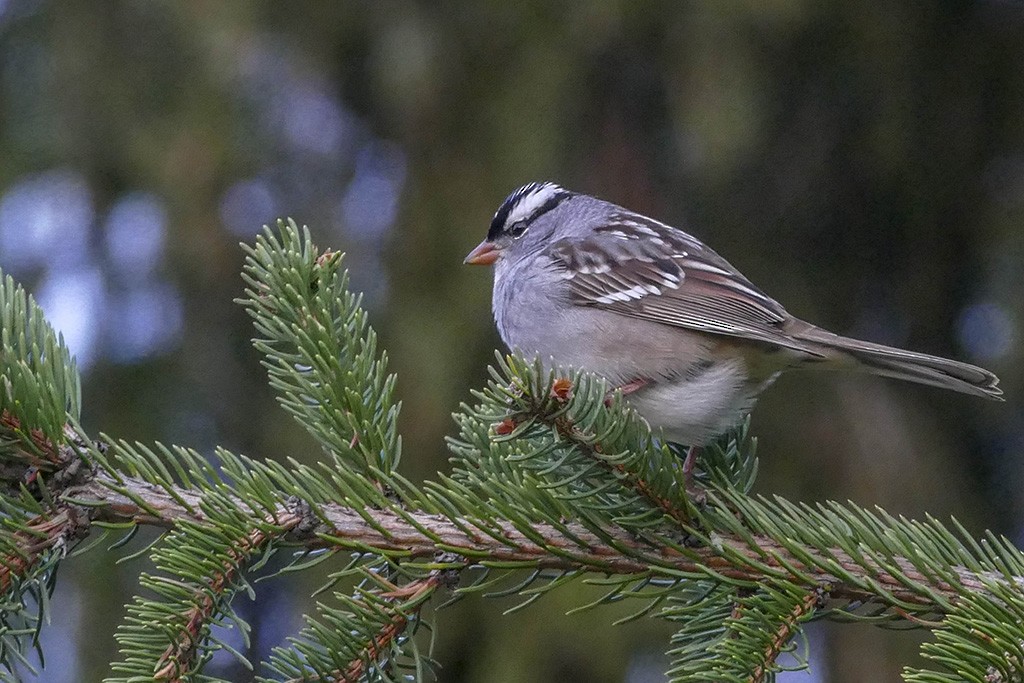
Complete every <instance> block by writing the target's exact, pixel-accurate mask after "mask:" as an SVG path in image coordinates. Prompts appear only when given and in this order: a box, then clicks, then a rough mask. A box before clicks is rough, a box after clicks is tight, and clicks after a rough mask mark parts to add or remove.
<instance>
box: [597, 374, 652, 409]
mask: <svg viewBox="0 0 1024 683" xmlns="http://www.w3.org/2000/svg"><path fill="white" fill-rule="evenodd" d="M650 383H651V380H649V379H644V378H641V379H634V380H632V381H630V382H626V383H625V384H623V385H622V386H619V387H616V389H618V390H619V391H621V392H622V395H623V396H629V395H630V394H632V393H633V392H636V391H639V390H641V389H643V388H644V387H645V386H647V385H648V384H650ZM614 391H615V389H612V391H609V392H608V395H607V396H605V397H604V404H605V405H606V406H610V405H611V404H612V393H613V392H614Z"/></svg>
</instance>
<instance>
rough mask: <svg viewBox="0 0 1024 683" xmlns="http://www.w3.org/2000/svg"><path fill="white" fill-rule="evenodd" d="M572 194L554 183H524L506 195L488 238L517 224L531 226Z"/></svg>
mask: <svg viewBox="0 0 1024 683" xmlns="http://www.w3.org/2000/svg"><path fill="white" fill-rule="evenodd" d="M572 194H573V193H572V192H569V191H568V190H566V189H564V188H562V187H559V186H558V185H555V184H554V183H546V182H545V183H528V184H526V185H523V186H522V187H520V188H519V189H518V190H516V191H515V192H513V193H512V194H510V195H509V196H508V197H506V198H505V201H504V202H502V203H501V206H500V207H498V210H497V212H495V214H494V218H493V219H492V220H491V227H490V229H489V230H488V231H487V239H488V240H491V241H493V240H495V239H497V238H498V237H500V236H501V235H502V234H504V233H506V232H508V230H509V229H510V228H511V227H512V226H515V225H522V226H529V224H530V223H532V222H533V221H535V220H537V219H538V218H539V217H541V216H542V215H544V214H545V213H547V212H548V211H551V210H552V209H554V208H555V207H556V206H558V205H559V204H561V203H562V202H563V201H564V200H566V199H568V198H569V197H571V196H572Z"/></svg>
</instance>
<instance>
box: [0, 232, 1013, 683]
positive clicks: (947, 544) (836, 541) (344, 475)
mask: <svg viewBox="0 0 1024 683" xmlns="http://www.w3.org/2000/svg"><path fill="white" fill-rule="evenodd" d="M247 255H248V258H247V262H246V270H245V273H244V277H245V280H246V283H247V289H246V298H244V299H242V300H240V302H241V303H242V304H243V305H244V306H245V307H246V309H247V310H248V312H249V313H250V315H251V316H252V317H253V319H254V324H255V327H256V330H257V334H258V335H259V339H257V340H256V341H255V342H254V343H255V345H256V347H257V348H258V349H259V350H260V351H261V352H262V353H263V354H264V356H265V359H264V365H265V366H266V367H267V369H268V373H269V376H270V382H271V385H272V386H273V387H274V388H275V389H276V390H277V391H278V393H279V400H280V402H281V404H282V406H283V407H284V409H285V410H287V411H288V412H289V413H291V414H292V415H293V416H294V417H295V418H296V419H297V420H298V421H299V422H300V423H301V424H303V425H304V426H305V427H306V429H307V430H308V431H309V433H310V434H311V435H312V436H313V437H314V439H315V440H316V441H317V442H318V443H319V444H320V446H321V447H322V448H323V449H324V451H325V452H326V453H327V455H328V458H327V461H326V462H319V463H316V464H312V465H310V464H305V463H300V462H297V461H296V460H294V459H287V460H285V461H282V462H277V461H265V462H258V461H254V460H251V459H249V458H246V457H244V456H241V455H235V454H232V453H229V452H227V451H224V450H218V451H217V453H216V456H217V460H216V462H217V465H216V466H214V464H212V462H211V461H210V460H209V459H208V458H205V457H203V456H202V455H200V454H199V453H197V452H195V451H193V450H189V449H186V448H180V447H170V448H169V447H165V446H163V445H161V444H155V445H151V446H149V445H144V444H129V443H125V442H123V441H113V440H110V439H108V438H107V437H105V436H101V439H102V440H101V441H94V440H93V439H92V438H91V437H90V436H89V435H87V434H85V433H84V432H82V430H81V429H80V428H79V427H78V426H77V425H78V398H77V386H78V385H77V381H78V380H77V375H76V374H75V372H74V366H73V363H72V361H71V359H70V357H69V356H68V355H67V353H66V349H64V347H63V345H62V342H61V341H60V340H59V338H58V337H56V336H55V335H54V334H53V331H52V330H51V329H50V328H49V326H48V325H47V324H46V323H45V320H44V319H43V318H42V316H41V313H40V312H39V311H38V308H37V307H36V306H35V305H34V303H33V302H32V301H31V299H30V298H28V297H26V296H25V295H24V292H22V291H21V290H20V288H18V287H17V286H16V285H14V284H13V283H12V282H11V281H10V280H9V279H7V280H5V281H4V283H3V287H2V288H0V296H2V297H3V301H0V304H2V306H0V323H2V334H3V336H2V338H0V342H2V347H0V350H2V352H3V353H2V354H0V480H2V482H3V483H2V485H0V515H2V521H3V526H2V527H0V557H2V558H4V570H3V572H0V589H4V592H5V593H6V595H7V597H8V601H7V603H8V604H9V605H10V607H8V608H6V609H5V610H4V612H3V614H2V615H0V664H2V665H3V666H6V667H7V669H8V671H13V667H14V665H15V664H16V663H18V662H21V663H22V664H23V663H24V662H25V658H24V656H23V655H22V654H21V649H22V647H21V646H22V644H23V639H24V637H25V636H26V635H31V636H32V638H33V641H34V642H37V641H36V639H35V635H36V634H37V633H38V626H39V624H40V623H41V622H40V620H39V619H38V618H37V617H34V616H33V615H32V614H29V612H28V610H29V607H30V601H31V600H32V599H35V600H36V602H38V603H39V605H40V608H39V609H40V611H42V610H43V609H44V607H43V605H45V604H46V600H47V599H48V596H49V591H50V590H52V577H53V576H54V573H53V570H54V569H55V568H56V566H57V564H58V563H59V562H61V561H62V560H63V559H64V558H65V557H67V555H68V552H67V551H68V549H69V547H70V545H71V544H72V543H73V542H74V541H75V540H77V539H78V538H80V537H82V536H84V535H85V534H86V533H88V532H89V531H90V530H94V531H95V530H98V531H105V530H111V529H122V530H124V529H128V530H129V531H128V534H129V537H130V535H131V533H133V532H134V530H135V529H138V528H140V527H142V526H157V527H161V528H164V529H165V530H166V532H167V533H166V534H165V535H164V536H163V538H162V539H161V540H160V541H159V542H158V543H157V544H156V545H155V546H154V548H153V549H152V550H151V551H150V555H151V558H152V559H153V561H154V563H155V565H156V567H157V571H156V572H155V573H153V574H149V573H144V574H143V575H142V576H141V577H140V583H141V585H142V587H143V588H145V589H147V590H148V591H150V592H151V593H152V595H153V596H155V597H151V596H146V597H142V596H140V597H137V598H136V599H135V600H134V602H133V603H132V604H131V605H130V606H129V615H128V617H127V619H126V620H125V622H124V623H123V624H122V626H121V628H120V629H119V631H118V633H117V638H118V640H119V642H120V643H121V645H122V647H123V654H124V660H123V661H122V662H119V663H116V664H115V665H114V668H115V671H116V672H117V673H119V674H122V675H123V676H122V678H119V679H113V680H118V681H129V680H154V679H155V680H170V681H178V680H182V681H184V680H195V679H198V678H199V677H202V676H203V674H202V669H203V666H204V664H205V663H206V662H207V661H209V659H210V657H211V656H212V654H213V652H214V651H215V650H217V649H227V650H231V648H230V646H229V645H228V644H227V643H224V642H222V641H221V640H219V638H218V636H217V635H216V634H215V632H214V630H213V627H214V626H216V625H218V624H228V625H230V624H233V625H234V626H235V627H237V628H238V630H239V631H240V632H241V633H242V635H243V639H245V638H246V637H247V635H246V634H247V626H246V625H245V623H244V622H243V621H242V620H241V619H240V618H239V617H238V615H237V614H236V613H235V612H234V610H233V609H232V607H231V602H232V599H233V597H234V596H235V595H237V594H238V593H240V592H244V593H248V594H249V595H251V596H254V595H255V591H254V590H253V588H252V587H251V586H250V585H249V583H248V577H249V576H250V575H252V574H253V573H254V572H257V571H258V570H259V569H260V567H261V566H262V564H263V562H264V560H265V559H266V558H268V557H270V555H271V553H273V552H274V551H275V550H276V549H278V548H292V549H294V550H296V551H297V556H296V558H295V561H294V562H293V564H292V565H291V566H290V567H289V568H288V570H289V571H301V570H303V569H305V568H307V567H309V566H314V565H316V564H318V563H320V562H340V563H342V564H343V568H342V569H340V570H338V571H335V572H333V573H332V575H331V577H332V582H334V583H342V584H343V585H352V584H354V587H353V588H352V589H351V591H350V592H340V591H336V592H334V593H333V595H332V598H333V600H330V601H327V600H325V601H323V602H321V603H319V604H318V607H317V610H316V613H315V615H313V616H309V617H307V626H306V628H305V629H304V630H303V631H302V632H301V633H300V634H299V635H298V637H296V638H294V639H291V644H290V646H289V647H287V648H279V649H277V650H275V652H274V654H273V655H272V656H271V658H270V661H268V662H265V664H266V666H267V667H268V668H269V669H270V670H271V671H272V672H274V673H275V674H276V675H277V676H278V678H277V679H275V680H285V681H299V680H319V681H354V680H367V681H391V680H396V679H398V678H411V679H415V680H417V681H419V680H423V679H424V678H426V677H427V676H428V675H429V672H430V668H431V662H430V661H429V653H428V654H426V655H424V654H423V653H421V652H420V651H419V644H418V640H420V639H419V638H418V637H417V633H418V632H420V631H422V630H429V629H431V628H432V627H431V625H430V624H428V623H427V622H426V621H425V616H424V615H425V608H426V607H427V606H428V605H429V604H431V603H432V601H433V600H434V598H435V597H436V596H437V595H438V594H440V593H441V592H443V591H446V590H451V591H454V593H455V597H459V596H465V595H472V594H483V595H488V594H490V595H509V594H518V595H520V596H522V597H523V598H524V600H523V602H522V603H521V604H520V605H519V606H517V607H516V608H515V609H522V608H525V607H527V606H528V605H530V604H531V603H532V602H533V601H535V600H536V599H538V598H540V597H541V596H542V595H544V594H546V593H547V592H548V591H550V590H554V589H557V588H559V587H560V586H564V585H566V584H568V583H570V582H573V581H576V580H578V579H580V578H581V577H583V580H585V581H587V582H590V583H599V584H601V585H604V586H607V587H608V590H607V592H606V593H605V594H604V595H603V596H602V597H601V598H599V599H598V600H595V601H594V602H593V603H592V604H591V605H588V606H584V607H587V608H590V607H597V606H599V605H603V604H607V603H612V602H617V601H620V600H625V599H633V600H636V601H639V603H641V606H640V608H639V609H638V610H636V611H635V612H634V613H633V614H632V615H631V616H630V617H627V618H626V619H625V620H624V621H628V620H631V619H636V618H641V617H645V616H648V615H650V616H653V617H656V618H661V619H664V620H667V621H670V622H672V623H674V624H676V625H678V631H677V633H676V635H675V636H674V637H673V640H672V648H671V649H670V651H669V654H670V656H671V657H672V661H673V664H672V668H671V670H670V672H669V673H670V676H671V678H672V680H673V681H680V682H683V681H689V682H691V683H696V682H698V681H706V680H708V678H709V677H710V678H714V679H715V680H722V681H737V682H739V681H743V682H747V681H760V680H770V679H771V678H772V676H773V675H774V673H775V672H776V671H777V670H778V664H777V659H778V657H779V655H780V654H781V653H782V652H784V651H786V650H787V649H789V648H790V647H791V645H790V641H791V640H792V638H793V636H794V635H795V634H798V633H799V632H800V629H801V626H802V624H803V623H804V622H806V621H807V620H808V619H811V618H818V617H832V618H840V619H842V618H850V619H853V618H856V619H868V620H877V621H882V620H889V621H891V620H897V619H903V620H907V621H910V622H912V623H914V624H916V625H919V626H924V627H926V628H931V629H933V630H934V631H935V640H934V641H933V642H930V643H927V644H926V645H925V646H924V648H922V654H923V655H924V656H925V657H926V658H927V659H929V660H930V661H931V662H933V663H935V665H936V666H937V667H940V668H942V669H943V671H924V670H920V671H919V670H910V669H908V670H907V671H905V672H904V678H905V679H906V680H914V681H928V682H937V681H942V682H943V683H952V681H956V680H961V678H963V677H967V676H968V675H969V677H970V678H971V680H982V679H983V678H984V679H985V680H999V681H1003V680H1005V681H1011V680H1018V679H1019V674H1020V669H1021V662H1022V661H1024V651H1022V649H1024V645H1022V643H1021V637H1020V633H1021V632H1022V630H1024V629H1022V624H1024V578H1022V577H1024V554H1022V553H1021V551H1020V550H1018V549H1017V548H1015V547H1013V546H1012V544H1010V543H1009V542H1007V541H1006V540H1005V539H1002V538H998V537H995V536H992V535H988V536H986V537H985V538H983V539H981V540H979V541H976V540H974V539H973V538H972V537H971V536H970V535H968V534H967V533H966V532H965V531H964V530H963V529H962V528H960V527H959V525H958V524H957V523H956V522H955V520H954V521H953V528H952V530H950V529H949V528H948V527H947V525H944V524H941V523H939V522H937V521H936V520H934V519H931V518H928V519H926V520H925V521H923V522H919V521H913V520H906V519H903V518H894V517H892V516H890V515H888V514H886V513H885V512H884V511H881V510H875V511H869V510H865V509H862V508H859V507H857V506H854V505H852V504H846V505H841V504H838V503H831V502H830V503H824V504H818V505H813V506H811V505H802V504H794V503H791V502H789V501H786V500H784V499H781V498H778V497H775V498H765V497H762V496H752V495H750V493H749V492H750V489H751V486H752V485H753V481H754V477H755V476H756V472H757V460H756V458H755V457H754V455H753V446H754V444H753V442H752V440H749V439H747V437H746V433H745V430H744V431H741V432H740V433H738V434H734V435H731V436H730V437H729V438H727V439H724V440H723V441H722V442H720V443H718V444H716V445H714V446H711V447H709V448H707V449H705V451H704V453H703V455H702V460H701V471H700V472H698V476H697V481H698V482H699V483H700V484H702V486H703V487H704V490H703V491H702V495H701V497H700V498H699V500H697V501H695V500H693V499H691V497H690V496H688V495H687V485H688V484H689V483H690V479H689V476H688V473H686V472H684V468H683V466H682V460H681V458H680V457H679V452H678V449H677V448H676V447H674V446H673V445H671V444H665V443H662V442H661V441H660V440H658V439H656V438H655V436H654V435H652V434H651V433H650V431H649V429H648V427H647V425H646V423H645V422H643V420H642V419H640V418H639V417H638V416H637V415H636V414H635V413H634V412H633V411H632V410H631V409H630V408H629V406H628V404H627V403H626V402H624V401H623V400H622V397H621V395H619V393H617V392H611V393H610V392H609V387H608V386H607V385H606V383H605V382H604V381H603V380H601V379H600V378H597V377H595V376H592V375H589V374H587V373H585V372H581V371H573V370H566V369H560V368H546V367H543V366H542V365H541V364H539V363H537V362H531V361H528V360H524V359H521V358H517V357H515V356H509V357H501V356H499V358H498V362H497V365H496V367H495V368H493V369H492V381H491V382H489V383H488V385H487V386H486V387H485V388H484V389H483V390H481V391H479V392H476V393H475V396H476V399H477V403H476V405H473V406H468V405H464V406H462V408H461V410H460V411H459V412H458V413H457V414H456V415H455V420H456V423H457V425H458V429H459V433H458V436H457V437H455V438H452V439H450V440H449V446H450V448H451V450H452V452H453V454H454V457H453V458H452V470H451V473H450V474H448V475H443V474H442V475H439V476H438V478H437V479H436V480H434V481H428V482H426V483H424V484H423V485H421V486H416V485H414V484H412V483H411V482H409V481H408V480H406V479H405V478H404V477H402V475H401V474H400V473H399V472H398V471H397V469H396V468H397V465H398V462H399V456H400V452H401V441H400V439H399V437H398V434H397V430H396V419H397V414H398V409H399V406H398V404H397V403H396V402H395V401H394V400H393V390H394V383H395V378H394V376H393V375H389V374H387V371H386V367H387V362H386V361H387V359H386V356H385V355H384V354H383V353H378V351H377V346H376V338H375V336H374V333H373V330H372V328H370V327H369V325H368V323H367V318H366V314H365V312H364V311H363V310H362V308H361V307H360V305H359V298H358V297H357V296H355V295H353V294H351V293H350V292H349V291H348V290H347V275H346V273H345V272H344V271H343V270H342V269H341V268H340V262H341V257H340V256H339V255H337V254H334V253H332V252H329V251H328V252H324V253H319V252H318V251H317V250H316V248H315V247H314V246H313V244H312V241H311V239H310V235H309V232H308V231H307V230H305V229H303V230H300V229H299V228H298V227H297V226H296V225H295V224H294V223H293V222H289V223H279V225H278V231H277V232H276V233H274V232H271V231H269V230H268V231H266V232H265V233H264V234H263V235H262V236H260V237H259V238H258V239H257V242H256V245H255V246H254V247H252V248H248V249H247ZM105 443H110V444H111V445H110V446H109V447H105V446H104V444H105ZM311 558H312V559H311ZM598 575H603V577H600V576H598ZM460 579H464V580H460ZM460 584H464V585H460ZM581 609H582V608H581ZM243 661H245V660H244V658H243ZM951 662H953V663H955V665H951V664H950V663H951ZM1015 677H1016V678H1015ZM0 678H3V675H2V673H0ZM208 679H209V678H208V677H206V678H204V679H203V680H208ZM261 680H266V679H261Z"/></svg>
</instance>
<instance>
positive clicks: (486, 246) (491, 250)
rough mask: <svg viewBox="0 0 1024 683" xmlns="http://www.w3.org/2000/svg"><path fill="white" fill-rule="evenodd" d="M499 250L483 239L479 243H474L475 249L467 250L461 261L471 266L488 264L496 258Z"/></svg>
mask: <svg viewBox="0 0 1024 683" xmlns="http://www.w3.org/2000/svg"><path fill="white" fill-rule="evenodd" d="M500 254H501V252H500V251H499V250H498V248H497V247H496V246H494V245H493V244H492V243H490V242H488V241H487V240H484V241H483V242H481V243H480V244H478V245H476V249H474V250H473V251H471V252H469V254H467V255H466V258H465V260H464V261H463V263H466V264H469V265H471V266H489V265H492V264H493V263H494V262H495V261H497V260H498V256H499V255H500Z"/></svg>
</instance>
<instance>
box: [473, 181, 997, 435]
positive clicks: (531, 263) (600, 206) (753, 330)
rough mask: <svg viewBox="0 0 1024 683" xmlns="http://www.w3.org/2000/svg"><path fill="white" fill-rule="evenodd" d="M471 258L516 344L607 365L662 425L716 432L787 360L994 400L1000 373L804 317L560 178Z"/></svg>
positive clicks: (688, 243)
mask: <svg viewBox="0 0 1024 683" xmlns="http://www.w3.org/2000/svg"><path fill="white" fill-rule="evenodd" d="M465 262H466V263H470V264H477V265H490V264H496V267H495V271H494V300H493V309H494V318H495V321H496V322H497V326H498V331H499V332H500V334H501V338H502V339H503V340H504V341H505V343H506V344H508V346H509V347H510V348H512V349H518V350H519V351H521V352H523V353H526V354H530V355H533V354H536V355H538V356H540V357H541V358H542V359H548V358H550V359H552V360H553V361H554V362H555V363H557V364H559V365H565V366H573V367H577V368H584V369H587V370H590V371H592V372H596V373H598V374H600V375H602V376H604V377H605V378H606V379H607V380H608V381H609V382H611V383H612V384H613V385H615V386H618V387H621V388H622V391H623V392H624V393H626V394H628V400H629V401H630V403H631V404H632V405H633V406H634V407H635V408H636V409H637V411H638V412H639V413H640V414H641V415H642V416H643V417H645V418H646V419H647V421H648V422H649V423H650V425H651V427H652V428H653V429H655V430H657V429H664V434H665V436H666V437H667V438H668V439H670V440H672V441H677V442H679V443H682V444H687V445H691V446H697V445H701V444H704V443H706V442H707V441H709V440H711V439H713V438H714V437H716V436H718V435H719V434H721V433H723V432H725V431H726V430H728V429H729V428H730V427H733V426H734V425H736V424H738V423H739V422H740V420H742V419H743V417H744V416H745V415H746V414H747V413H748V412H749V411H750V409H751V408H752V407H753V404H754V401H755V400H756V398H757V395H758V394H759V393H760V392H761V391H762V390H764V389H765V388H766V387H768V386H769V385H770V384H771V383H772V382H773V381H774V380H775V378H776V377H778V375H779V373H781V372H782V371H783V370H786V369H788V368H792V367H796V366H804V365H820V366H825V367H832V368H848V369H853V370H861V371H864V372H869V373H872V374H876V375H883V376H886V377H896V378H899V379H904V380H910V381H912V382H919V383H921V384H930V385H933V386H937V387H942V388H944V389H953V390H954V391H960V392H963V393H966V394H974V395H976V396H984V397H986V398H994V399H997V398H999V397H1000V395H1001V394H1002V391H1001V390H1000V389H999V388H998V387H997V384H998V381H999V380H998V379H997V378H996V376H995V375H993V374H992V373H991V372H989V371H987V370H984V369H982V368H979V367H975V366H973V365H968V364H967V363H961V362H958V361H954V360H947V359H945V358H939V357H936V356H929V355H926V354H923V353H915V352H913V351H903V350H901V349H895V348H891V347H888V346H882V345H880V344H872V343H870V342H865V341H858V340H856V339H849V338H846V337H840V336H838V335H835V334H832V333H831V332H826V331H825V330H823V329H821V328H818V327H815V326H814V325H811V324H810V323H806V322H804V321H802V320H799V319H797V318H794V317H793V316H792V315H790V314H789V313H787V312H786V310H785V309H784V308H783V307H782V305H780V304H779V303H778V302H777V301H775V300H774V299H772V298H771V297H769V296H767V295H766V294H764V293H763V292H762V291H761V290H760V289H758V288H757V287H755V286H754V285H753V284H751V282H750V281H749V280H747V279H746V278H745V277H743V275H742V274H740V272H739V271H737V270H736V269H735V268H733V267H732V266H731V265H730V264H729V263H728V262H727V261H726V260H725V259H723V258H722V257H721V256H719V255H718V254H716V253H715V252H713V251H712V250H711V249H709V248H708V247H707V246H705V245H704V244H703V243H702V242H701V241H700V240H698V239H696V238H694V237H693V236H691V235H688V234H687V233H685V232H683V231H682V230H678V229H676V228H673V227H671V226H668V225H665V224H664V223H660V222H658V221H656V220H653V219H651V218H648V217H646V216H642V215H640V214H637V213H634V212H632V211H629V210H628V209H624V208H622V207H621V206H616V205H615V204H611V203H609V202H606V201H602V200H600V199H596V198H594V197H590V196H588V195H585V194H577V193H574V192H570V191H568V190H565V189H563V188H561V187H559V186H558V185H555V184H553V183H530V184H529V185H524V186H523V187H521V188H519V189H518V190H516V191H515V192H513V193H512V194H511V195H509V196H508V198H507V199H506V200H505V201H504V203H502V205H501V207H500V208H499V209H498V212H497V213H496V214H495V215H494V220H493V221H492V222H491V227H490V230H489V231H488V233H487V239H486V240H484V241H483V242H481V243H480V245H479V246H478V247H476V249H474V250H473V251H472V252H470V253H469V255H468V256H467V257H466V260H465Z"/></svg>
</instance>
